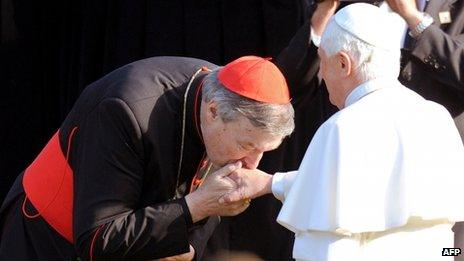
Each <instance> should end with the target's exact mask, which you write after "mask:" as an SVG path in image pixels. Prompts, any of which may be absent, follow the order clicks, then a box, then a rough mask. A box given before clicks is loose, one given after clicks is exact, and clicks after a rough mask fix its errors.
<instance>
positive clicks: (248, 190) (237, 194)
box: [219, 168, 272, 204]
mask: <svg viewBox="0 0 464 261" xmlns="http://www.w3.org/2000/svg"><path fill="white" fill-rule="evenodd" d="M228 177H229V178H231V179H232V180H234V181H235V183H236V184H237V188H236V189H235V190H234V191H232V192H230V193H228V194H225V195H224V196H223V197H221V198H220V199H219V202H220V203H225V204H230V203H231V202H236V201H240V200H244V199H250V198H256V197H259V196H262V195H265V194H267V193H271V192H272V191H271V189H272V188H271V187H272V175H269V174H267V173H265V172H263V171H261V170H259V169H254V170H250V169H242V168H241V169H237V170H235V171H233V172H231V173H230V174H229V175H228Z"/></svg>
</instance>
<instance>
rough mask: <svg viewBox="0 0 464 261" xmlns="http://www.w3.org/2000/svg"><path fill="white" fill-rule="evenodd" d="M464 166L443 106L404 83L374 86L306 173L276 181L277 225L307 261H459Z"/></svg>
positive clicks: (332, 126)
mask: <svg viewBox="0 0 464 261" xmlns="http://www.w3.org/2000/svg"><path fill="white" fill-rule="evenodd" d="M463 161H464V147H463V144H462V142H461V139H460V136H459V133H458V131H457V129H456V126H455V124H454V122H453V119H452V118H451V116H450V114H449V113H448V111H447V110H446V109H445V108H444V107H443V106H441V105H439V104H437V103H434V102H431V101H428V100H425V99H424V98H422V97H421V96H420V95H418V94H417V93H415V92H413V91H411V90H409V89H407V88H406V87H404V86H402V85H401V84H400V83H399V82H397V81H396V80H395V81H391V80H390V81H387V80H381V79H376V80H373V81H369V82H367V83H364V84H362V85H360V86H358V87H357V88H356V89H354V90H353V91H352V92H351V93H350V95H349V96H348V98H347V100H346V107H345V108H344V109H342V110H341V111H339V112H338V113H336V114H335V115H333V116H332V117H331V118H330V119H329V120H327V121H326V122H325V123H324V124H323V125H322V126H321V127H320V128H319V129H318V131H317V133H316V134H315V136H314V138H313V139H312V141H311V143H310V145H309V147H308V149H307V151H306V155H305V157H304V159H303V161H302V163H301V165H300V168H299V169H298V172H296V171H295V172H288V173H276V175H275V176H274V178H273V184H272V190H273V193H274V195H275V196H276V197H277V198H279V199H280V200H282V201H283V203H284V204H283V206H282V209H281V211H280V213H279V216H278V218H277V222H279V223H280V224H281V225H283V226H284V227H286V228H288V229H289V230H291V231H293V232H294V233H295V244H294V249H293V257H294V258H295V259H297V260H311V261H320V260H330V261H333V260H336V261H338V260H343V261H351V260H355V261H363V260H366V261H367V260H369V261H381V260H385V261H386V260H388V261H403V260H404V261H406V260H407V261H411V260H420V261H425V260H438V261H444V260H450V259H449V258H448V257H442V249H443V248H445V247H453V232H452V231H451V227H452V225H453V224H454V222H455V221H461V220H464V202H463V199H464V169H463V164H462V162H463Z"/></svg>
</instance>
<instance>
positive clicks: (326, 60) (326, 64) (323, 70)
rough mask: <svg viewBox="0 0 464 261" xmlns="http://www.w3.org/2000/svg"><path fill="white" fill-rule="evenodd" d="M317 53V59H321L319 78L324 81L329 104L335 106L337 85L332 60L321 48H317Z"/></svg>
mask: <svg viewBox="0 0 464 261" xmlns="http://www.w3.org/2000/svg"><path fill="white" fill-rule="evenodd" d="M317 53H318V54H319V58H320V59H321V63H320V67H319V76H320V77H321V78H322V79H324V82H325V85H326V87H327V91H328V92H329V99H330V102H331V103H332V104H334V105H336V104H335V103H336V101H335V100H336V96H337V95H336V93H337V90H336V86H337V83H338V77H337V75H336V71H335V66H334V58H333V57H329V56H327V54H326V52H325V51H324V49H322V48H319V49H318V51H317Z"/></svg>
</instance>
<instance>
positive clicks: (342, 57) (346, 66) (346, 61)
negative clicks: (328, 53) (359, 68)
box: [337, 52, 353, 76]
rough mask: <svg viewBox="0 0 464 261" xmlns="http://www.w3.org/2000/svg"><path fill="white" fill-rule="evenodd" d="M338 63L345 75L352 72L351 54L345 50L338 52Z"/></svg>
mask: <svg viewBox="0 0 464 261" xmlns="http://www.w3.org/2000/svg"><path fill="white" fill-rule="evenodd" d="M337 58H338V63H339V65H340V70H341V72H342V73H343V75H344V76H349V75H350V74H351V73H353V72H352V71H351V69H352V68H353V64H352V61H351V58H350V56H349V55H348V54H347V53H345V52H339V53H338V57H337Z"/></svg>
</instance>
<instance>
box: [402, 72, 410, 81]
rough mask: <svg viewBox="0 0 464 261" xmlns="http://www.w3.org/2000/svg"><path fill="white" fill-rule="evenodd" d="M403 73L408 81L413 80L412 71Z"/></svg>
mask: <svg viewBox="0 0 464 261" xmlns="http://www.w3.org/2000/svg"><path fill="white" fill-rule="evenodd" d="M401 75H402V76H403V79H405V80H406V81H408V82H409V81H411V73H410V72H407V71H403V72H402V73H401Z"/></svg>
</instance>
